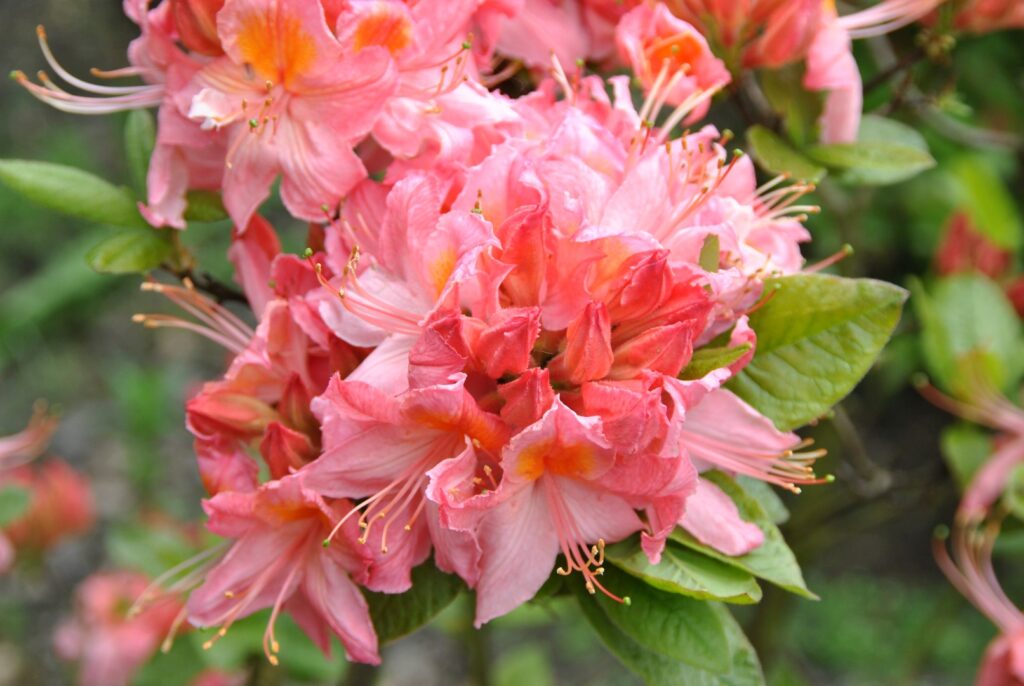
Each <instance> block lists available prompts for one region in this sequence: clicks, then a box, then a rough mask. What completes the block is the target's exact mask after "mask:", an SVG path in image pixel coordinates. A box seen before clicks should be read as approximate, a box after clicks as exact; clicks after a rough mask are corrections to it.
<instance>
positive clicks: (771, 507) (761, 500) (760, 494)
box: [736, 474, 789, 524]
mask: <svg viewBox="0 0 1024 686" xmlns="http://www.w3.org/2000/svg"><path fill="white" fill-rule="evenodd" d="M736 483H738V484H739V485H740V486H742V487H743V490H744V491H746V492H747V495H749V496H750V497H752V498H754V499H755V500H757V502H758V504H759V505H760V506H761V508H762V509H763V510H764V511H765V514H767V515H768V519H770V520H771V521H772V523H773V524H785V523H786V522H787V521H788V520H789V509H788V508H787V507H786V505H785V503H783V502H782V498H780V497H779V494H778V493H776V492H775V489H774V488H772V487H771V486H770V485H769V484H767V483H765V482H764V481H759V480H758V479H754V478H752V477H749V476H744V475H743V474H740V475H738V476H737V477H736Z"/></svg>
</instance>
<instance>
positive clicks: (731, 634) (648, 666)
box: [573, 584, 765, 686]
mask: <svg viewBox="0 0 1024 686" xmlns="http://www.w3.org/2000/svg"><path fill="white" fill-rule="evenodd" d="M573 588H574V589H575V593H576V596H577V600H578V601H579V605H580V608H581V610H582V611H583V616H584V617H585V618H586V619H587V621H588V622H589V623H590V625H591V626H592V627H593V628H594V631H596V632H597V635H598V636H599V637H600V638H601V640H602V642H604V644H605V645H606V646H607V647H608V649H609V650H610V651H611V652H612V654H613V655H615V657H617V658H618V659H619V661H620V662H622V664H624V665H625V666H626V667H627V668H628V669H630V670H632V671H633V672H635V673H636V674H637V675H638V676H640V678H642V679H643V680H644V681H645V682H646V683H648V684H650V686H764V683H765V682H764V675H763V674H762V672H761V666H760V664H759V663H758V660H757V654H756V653H755V652H754V649H753V647H752V646H751V645H750V642H749V641H748V640H747V638H746V636H744V635H743V631H742V630H741V629H740V628H739V625H737V624H736V621H735V620H734V619H733V618H732V615H730V614H729V612H728V610H726V609H725V608H724V607H722V606H721V605H718V604H716V603H711V602H708V603H704V604H705V605H706V606H707V608H708V609H710V610H711V611H712V612H713V613H714V614H715V615H716V616H717V620H718V627H719V628H720V633H718V632H716V634H717V635H716V638H720V640H722V639H724V645H723V646H722V648H723V649H724V651H725V653H726V655H727V656H728V659H727V663H726V668H725V669H724V670H722V671H719V672H714V671H709V670H706V669H701V668H699V667H694V666H692V665H690V664H687V663H685V662H681V661H679V660H674V659H672V658H670V657H667V656H665V655H663V654H662V653H659V652H656V651H654V650H652V649H651V648H650V647H649V646H647V645H645V644H644V643H641V642H639V641H638V640H637V639H636V638H634V637H632V636H631V635H630V634H628V633H626V632H625V631H623V630H622V629H620V628H619V627H618V626H617V625H616V623H615V622H613V621H612V620H611V618H610V617H609V616H608V614H606V612H605V611H604V606H603V604H601V603H599V602H595V599H594V597H593V596H590V595H588V594H587V592H586V591H585V590H583V588H582V584H574V585H573ZM693 602H697V601H693Z"/></svg>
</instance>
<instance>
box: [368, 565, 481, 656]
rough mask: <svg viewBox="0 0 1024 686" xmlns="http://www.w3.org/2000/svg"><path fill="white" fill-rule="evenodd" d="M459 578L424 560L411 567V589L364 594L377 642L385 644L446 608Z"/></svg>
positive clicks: (418, 626)
mask: <svg viewBox="0 0 1024 686" xmlns="http://www.w3.org/2000/svg"><path fill="white" fill-rule="evenodd" d="M462 589H463V585H462V581H460V580H459V578H458V577H457V576H454V575H451V574H445V573H444V572H441V571H439V570H438V569H437V567H435V566H434V562H433V560H428V561H427V562H425V563H423V564H422V565H420V566H419V567H416V568H415V569H413V570H412V588H411V589H409V590H408V591H406V592H405V593H398V594H388V593H372V592H369V591H367V592H366V593H365V595H366V600H367V602H368V603H369V605H370V618H371V619H373V626H374V628H376V630H377V637H378V638H379V639H380V642H381V643H382V644H383V643H388V642H390V641H394V640H395V639H397V638H401V637H402V636H405V635H407V634H411V633H412V632H413V631H416V629H419V628H420V627H421V626H423V625H424V624H426V623H427V622H429V621H430V620H431V619H433V618H434V617H436V616H437V614H438V613H439V612H441V610H443V609H445V608H446V607H448V605H449V604H451V602H452V601H453V600H455V598H456V596H458V595H459V591H461V590H462Z"/></svg>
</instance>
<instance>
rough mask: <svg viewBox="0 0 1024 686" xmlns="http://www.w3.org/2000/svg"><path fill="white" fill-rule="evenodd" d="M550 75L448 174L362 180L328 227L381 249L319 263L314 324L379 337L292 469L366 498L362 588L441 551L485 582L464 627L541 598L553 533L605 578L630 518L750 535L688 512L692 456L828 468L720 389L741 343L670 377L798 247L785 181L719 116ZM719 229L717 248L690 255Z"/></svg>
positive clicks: (578, 561) (775, 467) (716, 539)
mask: <svg viewBox="0 0 1024 686" xmlns="http://www.w3.org/2000/svg"><path fill="white" fill-rule="evenodd" d="M563 76H564V75H563ZM560 78H561V77H560ZM561 80H562V81H563V88H564V89H565V91H566V93H567V98H566V99H565V100H562V101H558V100H556V99H555V98H554V96H553V93H552V90H553V89H549V90H545V86H542V88H541V90H540V91H539V92H538V93H537V94H535V95H533V96H531V97H530V98H529V99H528V101H527V102H523V103H520V106H519V107H520V109H519V111H520V114H521V115H522V116H523V119H524V121H525V122H526V126H527V130H528V131H530V132H531V135H530V136H529V137H527V138H523V139H520V138H515V137H513V138H510V139H507V140H506V141H505V142H504V143H503V144H501V145H499V146H497V147H496V148H495V149H494V150H493V151H492V152H491V154H490V155H488V156H487V157H486V158H485V159H484V160H482V161H481V162H480V164H478V165H476V166H475V167H472V168H470V169H468V170H465V172H464V173H462V174H459V175H449V174H447V173H441V174H440V175H438V176H431V175H430V174H429V173H426V172H421V173H417V174H411V175H409V176H406V177H405V178H404V179H402V180H401V181H399V182H398V183H396V184H395V185H394V186H393V188H392V189H391V190H390V191H389V192H388V194H387V197H386V200H383V201H382V199H381V198H380V197H379V195H377V193H378V191H377V190H375V188H376V187H373V186H364V187H362V190H363V192H362V193H360V195H359V196H358V197H357V198H355V199H354V202H355V205H356V207H354V208H351V209H350V208H348V207H346V208H345V211H344V212H343V215H344V217H343V221H341V222H339V223H340V227H338V228H339V229H341V231H342V234H341V235H344V236H346V238H348V237H351V241H352V242H353V243H356V244H358V245H361V246H364V247H365V250H366V252H365V253H357V252H353V256H358V255H362V254H365V255H367V256H370V257H371V258H372V259H367V257H363V258H362V259H361V260H360V261H359V262H358V263H357V262H356V261H355V260H354V259H352V260H350V261H349V263H348V264H347V265H346V266H345V267H344V274H345V276H344V278H343V279H342V280H340V281H339V280H337V279H335V280H331V279H330V278H329V277H328V276H326V272H327V266H329V265H330V264H333V263H332V262H331V260H332V259H336V258H333V257H332V251H331V250H330V249H329V250H328V252H327V255H326V259H327V260H328V263H327V264H325V265H324V266H322V267H320V269H321V270H322V271H324V273H325V276H324V279H323V282H324V283H325V284H326V285H328V286H329V287H330V288H331V289H332V290H337V291H338V295H339V297H338V299H337V303H336V304H335V305H334V307H333V308H330V307H327V306H326V304H325V305H324V306H323V307H322V308H321V313H322V314H323V315H324V319H325V321H327V322H328V323H330V324H331V326H332V329H333V330H334V331H335V332H336V333H338V334H339V335H340V336H342V337H344V338H346V339H347V340H349V341H351V342H353V343H355V342H358V343H360V344H363V345H373V344H375V343H379V346H378V347H377V349H376V350H375V351H374V352H373V353H371V355H370V356H369V357H367V358H366V360H364V362H363V363H362V364H361V365H360V367H359V368H357V369H356V370H355V371H353V372H352V373H351V374H350V375H349V377H348V378H347V379H345V380H342V379H340V378H336V379H335V380H334V381H332V382H331V385H330V386H329V388H328V390H327V392H326V393H324V394H323V395H322V396H321V397H320V398H318V399H317V400H315V401H314V408H315V409H316V413H317V417H318V419H319V421H320V424H321V427H322V435H323V442H324V443H323V444H324V453H323V455H322V456H320V457H319V458H318V459H316V460H314V461H313V462H311V463H309V464H308V465H306V466H305V467H302V468H301V469H300V471H299V474H298V475H299V476H301V477H303V479H304V484H305V485H306V486H307V487H308V488H310V489H312V490H314V491H316V492H319V493H321V494H322V495H324V496H325V497H348V498H365V500H363V501H362V503H361V504H360V505H358V506H357V509H358V510H360V514H359V515H358V517H359V520H360V522H361V524H362V525H363V527H364V528H363V532H364V533H363V536H362V538H361V539H360V540H362V541H364V542H366V543H367V544H368V545H369V546H370V547H371V551H372V552H373V554H374V555H378V554H379V556H380V559H378V560H375V561H374V563H373V565H372V566H371V568H370V573H369V575H368V578H369V581H368V582H367V583H369V584H371V587H372V588H382V589H384V590H394V591H400V590H404V589H405V588H406V587H407V586H408V583H409V571H410V570H411V568H412V566H413V565H415V564H416V563H417V562H418V561H420V560H422V559H425V557H426V555H427V554H428V552H429V549H430V548H433V549H434V552H435V560H436V561H437V563H438V565H439V566H440V567H441V568H442V569H444V570H449V571H455V572H456V573H458V574H459V575H460V576H462V577H463V579H464V580H465V581H466V582H467V584H469V585H470V586H471V587H474V588H475V589H476V591H477V598H478V608H477V621H478V622H479V623H482V622H485V621H488V620H489V619H491V618H493V617H495V616H498V615H500V614H503V613H504V612H507V611H509V610H511V609H512V608H514V607H516V606H517V605H518V604H520V603H522V602H524V601H525V600H526V599H528V598H529V597H531V596H532V595H533V594H534V593H535V592H536V590H537V588H539V586H540V584H541V583H543V581H544V579H546V578H547V576H548V574H549V573H550V570H551V568H552V566H553V565H554V560H555V558H556V557H557V556H558V554H559V553H562V554H563V555H565V556H566V560H567V563H566V564H567V565H568V566H567V567H566V568H565V571H566V572H567V573H568V572H570V571H577V572H579V573H580V574H581V576H582V577H583V581H584V583H585V584H586V585H587V587H588V588H590V589H592V590H594V591H596V590H602V592H607V593H608V594H609V595H610V596H612V597H616V596H615V589H607V588H603V587H602V586H601V584H600V579H599V578H598V577H599V575H600V572H599V571H597V570H598V568H599V567H600V547H601V546H603V545H604V543H603V542H604V541H606V542H614V541H617V540H620V539H621V538H623V537H625V536H627V535H629V534H631V533H633V532H636V531H639V530H643V531H644V535H645V538H644V542H645V549H647V551H648V554H649V555H650V556H651V558H652V559H656V558H657V556H658V555H659V554H660V548H661V546H662V545H663V544H664V540H665V537H666V536H667V535H668V533H669V532H670V531H671V530H672V529H673V528H674V527H675V526H677V524H678V523H680V522H682V523H683V524H684V525H685V526H688V527H689V528H690V529H691V530H692V531H694V532H696V534H695V535H697V536H698V537H701V540H704V541H706V542H708V543H709V544H710V545H714V546H716V547H718V548H720V549H722V550H724V551H726V552H727V553H729V554H742V553H744V552H748V551H749V550H750V549H752V548H753V547H756V546H757V545H759V544H760V542H761V532H760V530H758V529H757V528H756V527H754V526H753V525H751V524H750V523H747V522H744V521H743V520H742V519H741V518H740V517H739V515H738V512H737V510H736V508H735V506H734V505H732V503H731V501H729V500H728V498H726V497H725V495H724V494H722V493H721V492H719V491H717V490H716V489H714V488H713V487H710V486H709V487H705V488H702V489H700V495H699V496H697V498H698V499H697V500H696V501H695V508H694V510H693V512H692V513H690V514H689V515H687V508H686V503H687V499H688V498H689V497H691V496H693V494H694V493H695V492H696V491H697V490H698V486H697V479H696V470H695V468H694V463H695V462H696V463H698V464H699V465H700V467H701V468H711V467H718V468H720V469H725V470H727V471H730V472H732V473H746V474H752V475H754V476H755V477H757V478H760V479H763V480H766V481H769V482H771V483H776V484H780V485H783V486H785V487H788V488H793V489H796V485H795V484H797V483H801V484H802V483H817V482H818V481H819V480H818V479H815V478H814V476H813V473H812V472H811V471H810V469H809V464H810V462H811V461H813V459H814V458H815V457H817V455H818V454H817V453H807V454H794V452H793V451H794V449H795V448H797V447H798V446H799V444H800V443H801V442H800V439H799V438H797V437H796V436H794V435H793V434H790V433H786V432H779V431H777V430H776V429H775V428H774V427H773V426H771V422H770V421H768V420H767V419H766V418H764V417H762V416H760V415H759V414H757V413H756V412H755V411H754V410H753V409H752V408H750V407H749V406H747V405H746V404H745V403H742V401H740V400H739V399H738V398H735V396H732V395H731V394H728V393H727V392H726V391H721V390H716V389H717V388H718V387H719V386H720V385H721V383H723V382H724V381H725V379H727V378H728V377H729V376H730V375H731V374H733V373H735V372H736V371H738V370H739V368H740V367H741V366H742V365H743V364H745V363H746V362H747V361H749V359H750V354H747V355H744V356H743V357H742V358H741V359H740V360H738V361H737V362H736V363H735V364H734V365H733V368H731V369H727V370H716V371H715V372H713V373H712V374H710V375H709V377H708V378H706V379H701V380H698V381H686V382H684V381H679V380H678V378H677V377H678V375H679V374H680V372H681V371H682V370H683V369H684V367H686V365H687V363H688V362H689V360H690V357H691V354H692V351H693V348H694V346H695V345H696V344H697V342H698V341H700V340H702V339H703V340H710V338H713V337H715V336H717V335H718V334H720V333H723V332H726V331H730V330H732V336H733V339H734V340H733V344H734V345H741V344H747V345H750V346H751V347H752V345H753V343H754V339H753V335H752V332H750V330H749V328H748V327H746V325H745V320H744V319H743V317H742V312H743V308H745V307H749V306H751V305H752V304H753V303H754V302H755V301H756V299H757V297H758V295H759V294H760V280H761V279H763V277H764V276H765V275H766V274H767V273H769V272H768V269H767V268H766V266H765V265H766V264H771V262H770V261H769V259H770V258H769V255H770V254H772V253H775V252H778V253H779V254H780V255H782V258H781V259H782V261H783V264H785V265H786V266H787V267H791V268H792V269H794V270H796V269H799V267H800V263H801V260H800V258H799V250H798V249H797V247H796V244H797V243H798V242H799V241H800V240H803V239H804V237H805V234H804V233H803V231H802V227H800V226H799V223H798V221H797V219H794V218H790V217H789V216H788V214H787V213H788V212H789V211H790V210H793V211H800V208H798V207H797V208H794V206H793V205H792V203H793V200H794V199H795V198H796V197H799V195H800V192H796V193H790V192H789V191H788V190H785V189H776V190H772V189H773V188H774V184H769V185H768V186H767V187H766V188H765V189H759V188H756V187H755V186H754V180H753V172H752V169H749V168H748V167H741V166H740V165H738V164H737V163H735V162H733V163H729V164H726V163H725V162H724V159H723V158H724V151H722V150H721V148H720V147H718V146H717V145H716V144H715V143H716V140H717V132H715V131H714V130H712V129H707V130H704V131H701V132H699V133H697V134H693V135H691V136H689V137H687V138H686V139H684V140H681V141H668V142H665V141H664V138H665V137H667V134H666V133H665V132H663V131H649V130H645V129H640V128H639V122H640V120H641V118H642V117H646V116H647V115H648V114H650V113H651V112H652V110H653V109H654V108H655V107H656V106H657V105H656V104H655V103H649V104H648V105H646V106H645V108H644V110H642V112H641V113H637V112H635V111H633V110H632V106H631V105H630V104H627V103H628V101H627V99H626V98H625V96H624V95H622V93H623V91H622V90H620V91H619V93H620V97H619V98H616V99H615V100H614V101H611V100H609V98H608V97H607V95H606V94H605V93H604V91H603V87H599V85H600V82H599V81H596V80H584V81H582V82H581V83H580V84H579V86H578V87H574V86H570V85H569V84H568V81H567V80H566V79H564V78H561ZM689 107H690V105H686V106H685V107H683V108H681V109H677V110H676V111H675V112H674V113H673V114H672V115H671V116H672V117H675V118H676V121H678V120H680V119H682V118H683V117H685V116H686V114H687V113H688V112H689ZM652 116H653V115H652ZM644 132H646V135H648V136H650V139H649V140H645V139H644V138H643V137H642V135H641V134H642V133H644ZM663 142H664V143H665V144H662V143H663ZM733 173H736V174H739V175H740V176H739V177H738V178H736V177H732V176H730V175H731V174H733ZM374 227H380V229H379V231H374ZM709 235H715V236H716V237H719V239H720V240H719V244H720V253H719V256H718V258H719V265H718V266H717V267H716V268H713V270H712V271H705V270H704V269H702V268H701V267H700V266H699V265H698V264H697V262H698V259H700V253H702V252H703V250H704V248H703V246H704V244H705V242H706V240H707V237H708V236H709ZM794 255H795V257H794ZM331 269H332V270H333V269H335V267H331ZM339 286H340V288H339ZM751 354H752V351H751ZM705 403H706V404H705ZM748 434H749V435H752V438H750V436H748ZM734 436H744V437H745V438H736V437H734ZM524 465H526V466H524ZM594 502H600V503H601V508H600V509H599V511H598V510H595V508H594V507H593V503H594ZM638 511H642V512H644V513H645V515H646V518H647V521H646V522H645V521H644V520H643V519H641V517H640V515H639V514H638ZM350 517H351V518H352V519H354V518H355V517H356V515H355V514H352V515H350ZM345 523H347V520H346V522H345ZM719 527H722V528H728V529H729V531H723V532H719V531H717V530H716V529H717V528H719ZM371 539H372V540H371ZM510 540H512V541H515V543H516V545H514V546H512V547H511V548H510V546H509V541H510ZM595 546H596V547H595Z"/></svg>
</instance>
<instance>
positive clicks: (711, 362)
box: [679, 343, 750, 380]
mask: <svg viewBox="0 0 1024 686" xmlns="http://www.w3.org/2000/svg"><path fill="white" fill-rule="evenodd" d="M749 350H750V344H749V343H742V344H740V345H736V346H733V347H731V348H730V347H726V346H722V347H704V348H701V349H699V350H694V351H693V356H692V357H690V362H689V363H688V364H687V365H686V368H685V369H683V371H681V372H679V378H680V379H684V380H688V379H700V378H702V377H704V376H706V375H707V374H709V373H711V372H713V371H715V370H716V369H721V368H722V367H728V366H729V365H730V364H732V363H733V362H735V361H736V360H738V359H740V358H741V357H743V356H744V355H746V354H747V352H748V351H749Z"/></svg>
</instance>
